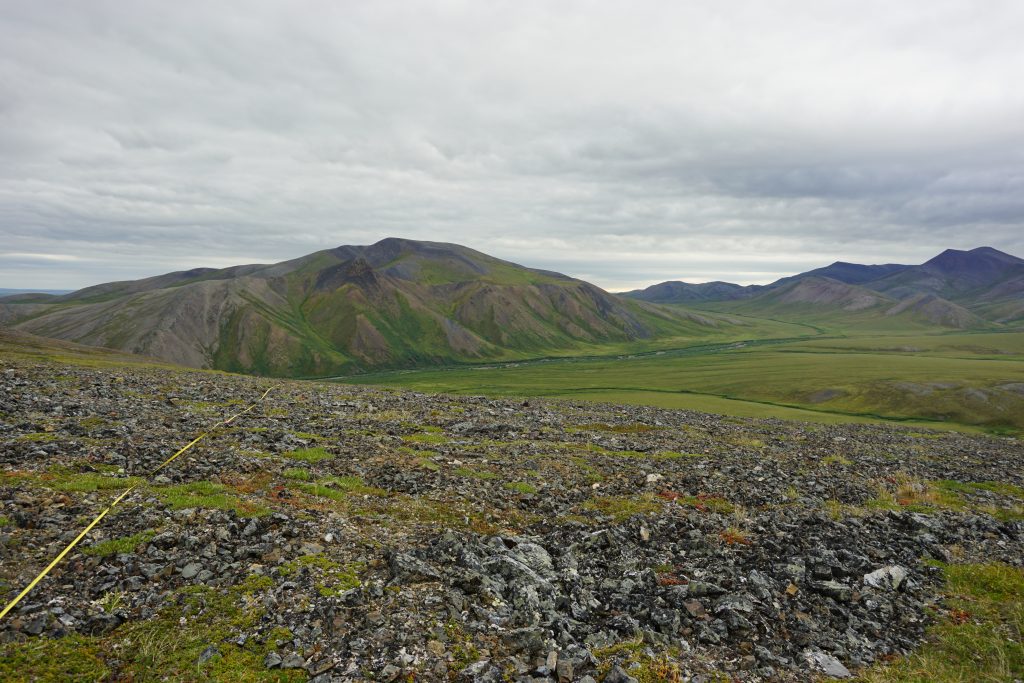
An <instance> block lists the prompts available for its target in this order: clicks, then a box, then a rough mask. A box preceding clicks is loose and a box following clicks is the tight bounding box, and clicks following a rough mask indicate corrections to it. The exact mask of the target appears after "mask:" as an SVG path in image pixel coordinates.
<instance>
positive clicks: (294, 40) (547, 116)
mask: <svg viewBox="0 0 1024 683" xmlns="http://www.w3.org/2000/svg"><path fill="white" fill-rule="evenodd" d="M1022 31H1024V6H1021V5H1020V4H1019V3H1014V2H991V3H985V5H984V6H980V5H978V3H973V2H969V1H966V0H965V1H936V2H928V3H924V2H906V3H899V4H897V5H893V4H892V3H882V2H876V1H861V2H845V1H844V2H839V1H831V2H821V3H807V2H795V1H794V2H779V3H771V4H770V5H769V4H766V3H761V2H753V1H749V2H740V1H735V2H710V1H707V2H691V3H669V2H639V3H630V4H629V5H628V6H626V5H623V4H621V3H610V2H572V1H567V2H560V3H554V4H553V3H543V2H528V1H527V2H523V1H521V2H514V3H513V2H499V1H497V0H495V1H494V2H487V3H465V2H456V1H450V2H447V1H446V2H412V1H408V0H403V1H402V2H380V3H349V2H342V3H336V2H309V1H307V2H288V3H285V2H269V1H264V0H258V1H257V0H253V1H248V2H240V1H239V2H227V3H201V2H195V1H184V2H177V3H173V4H168V3H160V2H145V1H139V2H131V3H127V2H116V1H114V0H96V1H95V2H89V3H81V2H72V1H71V0H65V1H63V2H61V1H60V0H55V2H51V3H46V4H45V6H44V5H41V4H39V3H16V2H5V3H0V155H2V158H3V159H4V163H3V164H2V165H0V240H2V248H3V249H4V250H9V251H10V252H13V253H20V254H64V255H68V256H72V257H75V258H77V259H79V260H78V261H67V262H62V263H60V266H59V268H55V267H54V265H55V264H54V263H52V262H46V261H40V260H38V259H36V260H31V259H16V258H14V257H11V256H6V255H0V284H2V285H4V286H11V287H78V286H83V285H87V284H93V283H95V282H101V281H106V280H110V279H124V278H131V277H142V276H147V275H152V274H156V273H160V272H165V271H169V270H174V269H182V268H187V267H191V266H195V265H204V264H222V265H228V264H233V263H240V262H245V261H251V260H256V261H267V262H270V261H277V260H281V259H284V258H290V257H294V256H298V255H301V254H304V253H308V252H310V251H313V250H316V249H321V248H327V247H333V246H337V245H339V244H359V243H369V242H373V241H376V240H378V239H380V238H382V237H385V236H389V235H396V236H404V237H410V238H418V239H433V240H442V241H452V242H459V243H462V244H467V245H468V246H472V247H474V248H477V249H480V250H482V251H486V252H488V253H492V254H494V255H496V256H500V257H503V258H508V259H511V260H514V261H517V262H521V263H525V264H528V265H532V266H536V267H542V268H551V269H558V270H564V271H566V272H568V273H570V274H572V275H577V276H581V277H587V278H588V279H591V280H593V281H595V282H596V283H598V284H601V285H603V286H606V287H609V288H612V289H622V288H629V287H634V286H637V285H640V284H649V283H652V282H657V281H660V280H664V279H675V278H681V279H688V280H695V279H704V278H706V279H731V280H734V281H741V282H751V281H767V280H771V279H774V278H775V277H778V276H781V275H786V274H790V273H792V272H794V270H799V269H804V268H810V267H815V266H819V265H824V264H826V263H829V262H831V261H833V260H836V259H844V260H854V261H865V262H887V261H904V262H920V261H922V260H924V259H926V258H929V257H930V256H932V255H934V253H936V252H938V251H940V250H941V249H944V248H947V247H959V248H970V247H974V246H978V245H981V244H989V245H991V246H995V247H997V248H1001V249H1004V250H1007V251H1011V252H1016V253H1018V254H1021V253H1024V229H1022V228H1024V225H1022V224H1024V218H1022V217H1024V212H1022V209H1024V206H1022V204H1024V199H1021V198H1022V197H1024V193H1022V191H1021V190H1022V189H1024V187H1022V186H1024V159H1022V155H1024V148H1021V147H1020V145H1019V140H1020V139H1022V134H1024V90H1022V89H1021V88H1019V87H1018V80H1019V74H1020V73H1022V72H1024V48H1022V47H1021V46H1020V41H1019V36H1020V35H1021V33H1022Z"/></svg>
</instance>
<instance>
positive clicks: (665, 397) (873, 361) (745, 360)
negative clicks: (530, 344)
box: [339, 332, 1024, 433]
mask: <svg viewBox="0 0 1024 683" xmlns="http://www.w3.org/2000/svg"><path fill="white" fill-rule="evenodd" d="M339 381H345V382H358V383H372V384H385V385H393V386H402V387H407V388H414V389H418V390H424V391H438V392H441V391H443V392H450V393H461V394H486V395H494V396H523V397H527V396H546V397H562V398H572V399H580V400H588V401H602V402H608V403H629V404H640V405H652V406H659V407H664V408H682V409H689V410H701V411H706V412H714V413H721V414H726V415H737V416H749V417H777V418H788V419H798V420H809V421H818V422H830V423H833V422H878V421H899V422H901V423H905V424H911V425H919V426H927V427H937V428H952V429H966V430H987V431H991V432H995V433H1012V432H1017V431H1019V430H1021V429H1024V333H1021V332H987V333H986V332H976V333H945V334H931V335H922V334H910V335H895V334H893V335H879V334H868V335H864V336H840V335H829V334H823V335H821V336H819V337H817V338H810V339H783V340H754V341H750V342H745V343H744V342H738V343H731V344H717V345H703V346H691V347H688V348H681V349H677V350H673V351H663V352H658V353H654V354H647V355H635V356H615V357H605V358H588V359H547V360H543V361H536V362H523V363H505V364H490V365H477V366H459V367H448V368H442V369H430V370H416V371H402V372H391V373H378V374H373V375H363V376H356V377H348V378H342V379H340V380H339Z"/></svg>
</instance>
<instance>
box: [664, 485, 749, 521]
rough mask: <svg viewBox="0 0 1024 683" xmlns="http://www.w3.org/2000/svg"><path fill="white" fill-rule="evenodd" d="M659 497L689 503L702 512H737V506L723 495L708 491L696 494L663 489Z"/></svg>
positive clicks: (726, 513) (722, 513) (724, 513)
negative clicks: (713, 494)
mask: <svg viewBox="0 0 1024 683" xmlns="http://www.w3.org/2000/svg"><path fill="white" fill-rule="evenodd" d="M658 497H659V498H663V499H665V500H671V501H675V502H676V503H678V504H680V505H688V506H690V507H693V508H696V509H697V510H700V511H702V512H715V513H718V514H721V515H731V514H733V513H734V512H736V506H735V505H733V504H732V503H730V502H729V501H728V500H726V499H725V498H722V497H721V496H712V495H710V494H707V493H698V494H697V495H696V496H690V495H685V494H682V493H677V492H675V491H662V492H661V493H659V494H658Z"/></svg>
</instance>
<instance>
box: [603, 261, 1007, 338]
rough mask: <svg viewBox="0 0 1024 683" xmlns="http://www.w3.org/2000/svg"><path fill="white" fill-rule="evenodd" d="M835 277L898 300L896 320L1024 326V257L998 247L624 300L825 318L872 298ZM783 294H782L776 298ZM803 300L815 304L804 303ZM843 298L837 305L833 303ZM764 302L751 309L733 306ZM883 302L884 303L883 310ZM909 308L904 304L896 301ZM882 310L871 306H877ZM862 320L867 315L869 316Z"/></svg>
mask: <svg viewBox="0 0 1024 683" xmlns="http://www.w3.org/2000/svg"><path fill="white" fill-rule="evenodd" d="M822 278H824V279H827V280H830V281H833V282H837V283H842V284H846V285H853V286H859V287H861V288H863V289H864V290H870V291H873V292H876V293H878V294H881V295H883V297H884V298H885V299H887V300H889V301H890V302H891V310H892V312H891V313H888V314H887V315H890V316H897V317H899V316H902V315H903V314H905V313H910V314H913V317H914V318H916V321H917V323H924V324H933V325H939V326H942V327H955V328H964V327H971V326H975V325H979V324H985V323H986V322H988V323H997V324H1019V323H1021V322H1024V259H1020V258H1018V257H1016V256H1012V255H1010V254H1006V253H1004V252H1001V251H999V250H997V249H993V248H992V247H978V248H976V249H971V250H970V251H960V250H957V249H947V250H946V251H944V252H942V253H941V254H939V255H938V256H936V257H934V258H932V259H930V260H928V261H926V262H925V263H923V264H921V265H916V266H908V265H901V264H895V263H890V264H884V265H861V264H857V263H847V262H845V261H836V262H835V263H832V264H831V265H828V266H825V267H822V268H816V269H814V270H809V271H807V272H805V273H798V274H797V275H792V276H789V277H784V278H781V279H779V280H776V281H775V282H773V283H771V284H768V285H763V286H758V285H750V286H746V287H743V286H741V285H735V284H731V283H728V282H708V283H702V284H690V283H685V282H676V281H670V282H662V283H660V284H656V285H652V286H650V287H648V288H646V289H642V290H635V291H632V292H626V293H624V294H623V295H622V296H625V297H628V298H631V299H638V300H641V301H651V302H657V303H691V304H702V307H706V306H703V305H704V304H719V303H720V304H723V305H722V306H718V305H716V306H715V308H716V309H719V308H720V309H721V310H727V311H732V310H735V311H746V312H749V313H752V314H755V315H756V314H757V313H758V312H760V313H764V314H769V313H770V314H773V315H782V316H786V315H789V314H794V313H795V314H797V315H806V314H811V315H812V316H817V317H821V316H822V315H824V314H825V313H826V310H825V309H824V308H823V307H822V305H823V304H827V303H833V304H838V303H840V301H839V300H842V299H843V298H844V297H847V296H848V297H852V299H851V300H850V301H847V302H846V303H845V304H843V305H838V306H835V307H834V308H836V310H839V311H845V313H844V315H846V316H847V317H848V315H847V314H849V312H850V311H849V310H846V309H845V306H846V304H849V303H851V302H852V301H853V300H858V301H867V300H869V299H871V297H870V295H868V294H865V293H864V292H859V293H856V294H854V293H851V292H849V291H844V292H840V291H839V290H838V289H836V288H835V287H834V286H827V287H825V286H823V285H822V284H821V283H820V282H818V280H820V279H822ZM807 281H810V284H809V285H807V286H806V287H801V288H797V289H795V290H792V289H787V288H788V287H792V286H794V285H796V284H797V283H800V282H807ZM771 292H778V293H779V296H778V297H772V296H769V293H771ZM801 297H809V298H808V300H801V301H796V300H795V299H801ZM833 297H838V299H837V301H831V299H832V298H833ZM744 300H747V301H751V302H756V304H752V305H751V306H744V305H742V304H735V303H729V302H736V301H744ZM881 301H882V300H881V299H880V300H879V301H878V302H876V303H877V305H878V306H881ZM896 301H899V302H901V304H900V305H899V306H896V305H895V303H894V302H896ZM797 303H801V304H809V305H816V306H817V309H816V310H794V309H793V307H792V306H789V309H786V308H785V307H783V308H780V307H779V305H780V304H797ZM873 306H874V305H872V306H869V308H872V307H873ZM861 317H862V316H861Z"/></svg>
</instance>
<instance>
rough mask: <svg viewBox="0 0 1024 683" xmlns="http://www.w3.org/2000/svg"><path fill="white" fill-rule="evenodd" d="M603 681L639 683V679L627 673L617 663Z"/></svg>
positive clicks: (609, 682)
mask: <svg viewBox="0 0 1024 683" xmlns="http://www.w3.org/2000/svg"><path fill="white" fill-rule="evenodd" d="M603 683H639V681H637V679H635V678H633V677H632V676H630V675H629V674H628V673H626V672H625V671H624V670H623V668H622V667H621V666H619V665H618V664H616V665H615V666H613V667H612V668H611V670H610V671H609V672H608V674H607V675H606V676H605V677H604V681H603Z"/></svg>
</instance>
